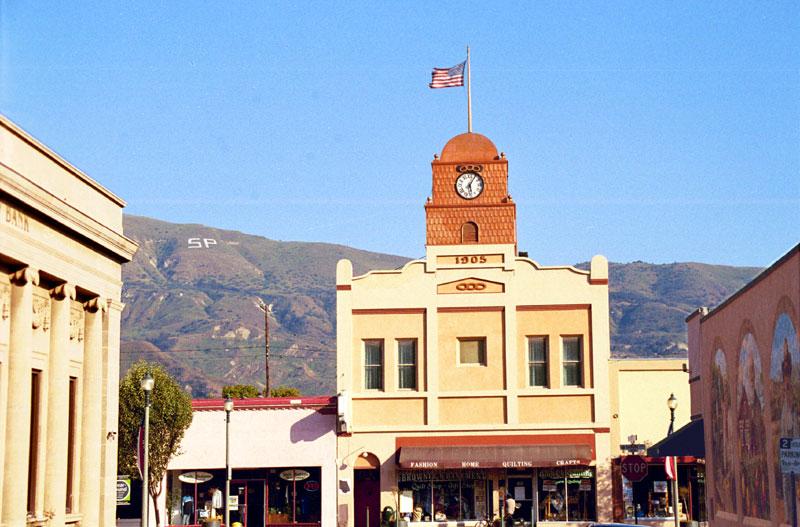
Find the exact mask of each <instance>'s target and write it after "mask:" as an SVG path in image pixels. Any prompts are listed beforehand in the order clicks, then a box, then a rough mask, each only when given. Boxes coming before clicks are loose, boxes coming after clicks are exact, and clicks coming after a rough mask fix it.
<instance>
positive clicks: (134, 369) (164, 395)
mask: <svg viewBox="0 0 800 527" xmlns="http://www.w3.org/2000/svg"><path fill="white" fill-rule="evenodd" d="M148 372H149V373H150V375H152V376H153V379H154V380H155V383H154V386H153V391H152V393H151V396H150V401H151V406H150V441H149V443H150V445H149V447H150V453H149V456H148V458H149V460H150V461H149V463H150V464H149V478H148V479H149V480H150V481H149V482H147V488H148V492H149V493H150V496H151V497H152V498H153V502H155V501H156V499H157V498H158V496H159V495H160V494H161V492H162V490H163V488H162V485H161V482H162V481H163V479H164V473H165V472H166V470H167V465H168V464H169V460H170V459H172V457H173V456H175V455H176V454H177V453H178V450H179V448H180V443H181V439H182V438H183V434H184V432H185V431H186V429H187V428H189V425H190V424H192V399H191V397H189V394H187V393H186V392H185V391H183V389H181V386H180V385H179V384H178V382H177V381H176V380H175V378H173V377H172V376H171V375H170V374H169V373H167V371H166V370H165V369H164V368H163V366H161V365H160V364H158V363H155V362H147V361H144V360H141V361H139V362H137V363H136V364H134V365H133V366H131V368H130V369H129V370H128V372H127V373H126V374H125V377H123V378H122V380H121V381H120V383H119V467H120V469H121V470H123V471H124V473H128V474H138V472H139V469H138V467H137V464H136V444H137V439H138V434H139V426H141V424H142V419H143V418H144V393H143V392H142V388H141V382H142V378H143V377H144V376H145V374H147V373H148ZM154 439H155V440H154ZM156 525H161V521H160V518H159V513H158V508H156Z"/></svg>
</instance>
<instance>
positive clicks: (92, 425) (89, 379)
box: [0, 116, 136, 527]
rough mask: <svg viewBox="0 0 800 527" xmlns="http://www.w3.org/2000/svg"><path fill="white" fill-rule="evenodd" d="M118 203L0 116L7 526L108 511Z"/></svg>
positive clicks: (3, 512)
mask: <svg viewBox="0 0 800 527" xmlns="http://www.w3.org/2000/svg"><path fill="white" fill-rule="evenodd" d="M123 206H124V202H123V201H122V200H121V199H120V198H118V197H116V196H115V195H114V194H112V193H111V192H109V191H108V190H106V189H105V188H103V187H102V186H100V185H99V184H98V183H96V182H95V181H94V180H92V179H91V178H89V177H88V176H87V175H86V174H84V173H82V172H81V171H80V170H78V169H77V168H75V167H73V166H72V165H70V164H69V163H67V162H66V161H65V160H64V159H62V158H61V157H59V156H58V155H57V154H55V153H54V152H53V151H51V150H50V149H48V148H47V147H46V146H44V145H42V144H41V143H39V142H38V141H37V140H35V139H34V138H33V137H31V136H30V135H28V134H27V133H25V132H24V131H23V130H21V129H20V128H19V127H17V126H16V125H15V124H14V123H12V122H11V121H9V120H8V119H6V118H4V117H1V116H0V467H2V468H1V469H0V525H2V526H3V527H20V526H23V525H26V524H28V525H40V524H45V523H46V524H47V525H65V524H79V525H86V526H110V525H114V523H115V517H114V510H115V507H116V467H117V437H116V434H117V393H118V376H119V372H118V370H119V328H120V313H121V311H122V307H123V306H122V304H121V303H120V301H119V300H120V290H121V286H122V282H121V265H122V263H124V262H127V261H129V260H130V259H131V258H132V256H133V254H134V252H135V250H136V244H135V243H134V242H132V241H131V240H129V239H127V238H126V237H125V236H124V235H123V234H122V207H123ZM47 520H49V521H47Z"/></svg>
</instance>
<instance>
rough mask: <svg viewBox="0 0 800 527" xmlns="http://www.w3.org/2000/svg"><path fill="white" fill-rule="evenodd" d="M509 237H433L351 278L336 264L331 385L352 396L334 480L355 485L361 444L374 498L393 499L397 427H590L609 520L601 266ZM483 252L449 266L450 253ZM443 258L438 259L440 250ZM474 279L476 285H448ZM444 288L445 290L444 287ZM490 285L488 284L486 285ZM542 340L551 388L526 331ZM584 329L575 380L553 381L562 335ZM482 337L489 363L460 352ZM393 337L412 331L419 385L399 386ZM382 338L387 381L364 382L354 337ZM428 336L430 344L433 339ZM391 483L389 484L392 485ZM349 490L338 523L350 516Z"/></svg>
mask: <svg viewBox="0 0 800 527" xmlns="http://www.w3.org/2000/svg"><path fill="white" fill-rule="evenodd" d="M514 250H515V248H514V246H513V245H481V246H468V247H465V246H430V247H428V250H427V256H426V258H425V259H424V260H418V261H414V262H410V263H409V264H407V265H406V266H404V267H403V268H402V269H399V270H394V271H373V272H371V273H368V274H366V275H363V276H360V277H353V276H352V265H351V264H350V262H348V261H346V260H345V261H340V262H339V264H338V266H337V346H338V349H337V388H338V390H339V391H340V392H342V391H344V392H346V393H348V394H349V396H350V397H351V398H352V414H353V416H352V420H351V423H350V425H351V426H350V430H349V431H350V432H351V434H352V435H348V436H340V438H339V445H338V449H339V466H340V471H339V478H340V480H343V481H349V482H350V485H351V486H352V483H353V462H354V461H353V460H354V459H355V458H356V457H358V456H359V455H361V454H363V453H371V454H374V455H375V456H377V457H378V459H379V460H380V464H381V507H383V506H386V505H392V506H393V507H396V503H395V500H396V485H397V483H396V462H395V454H396V450H397V447H396V445H395V440H396V438H397V437H398V436H403V437H408V436H414V435H427V436H430V435H436V436H440V437H446V436H448V435H450V434H455V435H481V436H486V435H493V434H496V435H498V436H499V437H501V436H502V437H506V436H508V435H514V434H520V433H534V434H536V433H547V434H554V433H555V434H571V433H576V434H578V433H584V434H585V433H590V434H594V435H595V447H596V462H595V465H596V468H597V495H598V510H599V518H598V519H600V520H603V519H607V520H610V517H611V507H610V503H611V494H610V490H611V489H610V469H609V460H610V456H611V444H610V441H609V438H610V429H609V427H610V407H611V405H610V401H609V397H608V393H609V392H608V390H609V373H608V358H609V350H610V343H609V322H608V285H607V279H608V268H607V263H606V261H605V259H604V258H602V257H595V258H594V259H593V260H592V269H591V271H582V270H578V269H575V268H572V267H543V266H540V265H538V264H537V263H536V262H534V261H533V260H530V259H527V258H520V257H517V256H516V254H515V252H514ZM459 254H485V255H487V257H486V258H485V260H486V261H485V263H483V264H464V265H458V264H455V263H453V262H455V261H456V259H455V258H453V256H454V255H459ZM443 256H446V257H443ZM475 281H482V282H483V283H486V284H488V285H487V287H486V288H483V289H480V291H475V290H474V289H469V288H467V287H462V288H461V289H459V288H457V287H455V286H452V284H468V283H473V282H475ZM442 285H446V287H441V286H442ZM485 291H496V292H485ZM533 335H547V336H548V337H549V339H550V361H549V373H550V375H549V376H550V385H549V386H548V387H546V388H542V387H529V386H528V378H527V377H528V375H527V371H528V368H527V340H526V338H527V337H528V336H533ZM563 336H581V337H582V338H583V357H582V358H583V382H582V386H578V387H575V386H569V387H566V386H562V382H561V375H562V364H561V337H563ZM465 337H480V338H486V355H487V360H486V365H485V366H475V365H470V366H464V365H459V364H458V360H457V349H458V339H459V338H465ZM398 338H416V339H418V343H419V344H418V359H419V363H418V376H419V377H418V379H419V382H418V386H419V389H418V390H417V391H411V390H398V389H397V372H396V370H397V364H396V345H395V340H396V339H398ZM368 339H384V353H385V361H384V390H383V391H377V390H364V384H363V355H364V348H363V342H364V340H368ZM431 343H435V345H431ZM393 488H394V489H395V492H394V493H393ZM352 508H353V493H352V492H340V494H339V520H340V524H342V525H352V521H353V520H352Z"/></svg>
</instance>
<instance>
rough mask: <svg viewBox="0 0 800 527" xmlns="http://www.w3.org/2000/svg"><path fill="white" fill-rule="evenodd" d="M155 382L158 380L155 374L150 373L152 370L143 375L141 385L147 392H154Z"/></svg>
mask: <svg viewBox="0 0 800 527" xmlns="http://www.w3.org/2000/svg"><path fill="white" fill-rule="evenodd" d="M155 384H156V380H155V379H153V376H152V375H150V372H147V373H146V374H145V376H144V377H142V384H141V386H142V390H144V391H145V392H147V393H150V392H152V391H153V386H155Z"/></svg>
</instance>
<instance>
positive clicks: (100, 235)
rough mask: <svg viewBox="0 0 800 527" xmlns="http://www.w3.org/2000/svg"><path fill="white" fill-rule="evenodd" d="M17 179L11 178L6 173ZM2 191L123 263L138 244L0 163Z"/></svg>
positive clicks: (128, 258) (131, 256)
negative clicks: (8, 172)
mask: <svg viewBox="0 0 800 527" xmlns="http://www.w3.org/2000/svg"><path fill="white" fill-rule="evenodd" d="M6 170H7V171H10V172H12V173H13V174H14V176H15V177H9V176H8V174H5V173H4V172H5V171H6ZM0 192H4V193H6V194H8V195H9V196H11V197H12V198H14V199H15V200H17V201H19V202H21V203H23V204H25V205H27V206H28V207H30V208H31V209H33V210H36V211H39V212H40V213H42V214H44V215H46V216H47V217H48V218H50V219H52V220H55V221H56V222H57V223H58V224H60V225H63V226H64V227H66V228H68V229H69V230H71V231H73V232H75V233H77V234H79V235H81V236H83V237H84V238H86V239H88V240H90V241H91V242H93V243H94V244H96V245H99V246H100V247H102V248H104V249H105V250H106V251H109V252H111V253H112V254H114V255H115V256H116V257H117V259H118V260H120V261H121V262H129V261H130V260H131V259H132V258H133V255H134V253H135V252H136V249H137V248H138V245H137V244H136V242H134V241H133V240H131V239H130V238H127V237H125V236H124V235H122V234H120V233H117V232H115V231H114V230H112V229H110V228H108V227H106V226H105V225H102V224H101V223H99V222H97V221H96V220H94V219H93V218H91V217H89V216H88V215H87V214H85V213H83V212H81V211H80V210H77V209H75V208H74V207H73V206H72V205H70V204H69V203H64V202H63V201H62V200H60V199H58V198H57V197H56V196H54V195H53V194H51V193H50V192H48V191H47V190H45V189H43V188H42V187H40V186H38V185H37V184H35V183H33V182H32V181H30V180H29V179H28V178H26V177H25V176H24V175H22V174H20V173H19V172H17V171H15V170H14V169H13V168H11V167H9V166H8V165H5V164H4V163H2V162H0Z"/></svg>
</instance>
